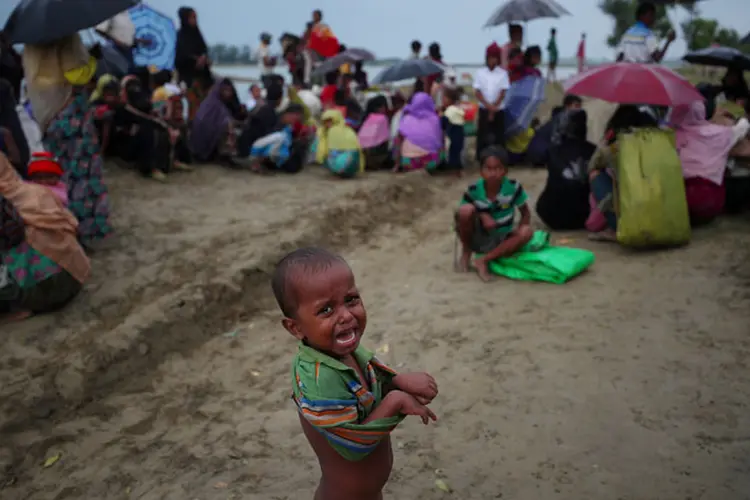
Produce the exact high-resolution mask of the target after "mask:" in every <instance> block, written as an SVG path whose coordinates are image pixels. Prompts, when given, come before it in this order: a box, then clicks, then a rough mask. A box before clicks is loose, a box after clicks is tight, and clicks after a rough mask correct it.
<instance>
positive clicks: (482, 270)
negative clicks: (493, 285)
mask: <svg viewBox="0 0 750 500" xmlns="http://www.w3.org/2000/svg"><path fill="white" fill-rule="evenodd" d="M474 269H476V270H477V274H478V275H479V279H481V280H482V281H484V282H487V281H490V280H491V279H492V275H490V270H489V268H488V267H487V262H485V261H484V260H483V259H474Z"/></svg>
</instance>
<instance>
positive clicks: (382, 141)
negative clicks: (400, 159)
mask: <svg viewBox="0 0 750 500" xmlns="http://www.w3.org/2000/svg"><path fill="white" fill-rule="evenodd" d="M357 135H358V137H359V144H360V146H361V147H362V152H363V153H364V155H365V168H367V170H384V169H387V170H391V169H392V168H393V157H392V155H391V148H390V145H389V142H390V138H391V134H390V123H389V122H388V99H386V98H385V96H383V95H378V96H375V97H373V98H372V99H370V100H369V101H368V102H367V111H366V112H365V119H364V121H363V122H362V127H360V129H359V133H358V134H357Z"/></svg>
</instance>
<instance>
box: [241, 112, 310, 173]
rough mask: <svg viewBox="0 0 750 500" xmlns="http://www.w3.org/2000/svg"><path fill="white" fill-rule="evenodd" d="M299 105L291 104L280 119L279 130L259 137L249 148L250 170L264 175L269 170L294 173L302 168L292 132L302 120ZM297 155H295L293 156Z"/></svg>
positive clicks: (302, 157)
mask: <svg viewBox="0 0 750 500" xmlns="http://www.w3.org/2000/svg"><path fill="white" fill-rule="evenodd" d="M304 114H305V110H304V108H303V107H302V105H301V104H296V103H292V104H290V105H289V106H287V108H286V109H285V110H284V111H283V113H282V114H281V117H280V120H279V121H280V125H281V127H282V128H281V130H278V131H276V132H273V133H271V134H268V135H266V136H265V137H261V138H260V139H258V140H257V141H255V142H254V143H253V145H252V146H251V148H250V158H251V161H252V164H251V167H250V168H251V170H252V171H253V172H256V173H265V172H266V171H267V170H268V169H269V168H270V169H273V170H281V171H284V172H287V173H296V172H299V171H300V170H302V167H303V166H304V154H303V155H300V154H299V152H298V151H296V149H297V148H295V147H294V131H295V128H297V126H298V124H300V123H302V120H303V119H304ZM295 153H297V154H295Z"/></svg>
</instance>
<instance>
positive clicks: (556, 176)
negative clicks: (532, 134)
mask: <svg viewBox="0 0 750 500" xmlns="http://www.w3.org/2000/svg"><path fill="white" fill-rule="evenodd" d="M566 113H567V114H568V117H567V120H566V122H565V129H564V130H563V131H562V140H561V141H560V142H559V143H557V144H555V145H553V146H552V148H551V150H550V154H549V157H548V161H547V184H546V185H545V186H544V190H543V191H542V194H541V195H540V196H539V200H538V201H537V204H536V211H537V213H538V214H539V217H540V218H541V219H542V221H544V223H545V224H546V225H547V226H549V228H550V229H553V230H558V231H572V230H576V229H583V228H584V224H585V223H586V219H587V218H588V216H589V180H588V163H589V160H591V156H592V155H593V154H594V151H596V146H595V145H593V144H591V143H590V142H588V141H587V140H586V133H587V126H586V122H587V115H586V112H585V111H584V110H582V109H576V110H571V111H568V112H566Z"/></svg>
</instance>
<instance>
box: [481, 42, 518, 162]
mask: <svg viewBox="0 0 750 500" xmlns="http://www.w3.org/2000/svg"><path fill="white" fill-rule="evenodd" d="M502 56H503V54H502V49H501V48H500V46H499V45H498V44H496V43H493V44H492V45H490V46H489V47H487V52H486V63H487V66H486V67H484V68H480V69H479V70H478V71H477V73H476V75H474V85H473V87H474V92H475V94H476V96H477V100H478V101H479V121H478V123H477V152H476V154H477V160H478V159H479V158H480V156H481V153H482V151H483V150H484V149H485V148H486V147H488V146H494V145H501V146H502V145H504V144H505V120H504V119H503V118H504V116H503V111H502V104H503V100H504V99H505V93H506V92H507V90H508V89H509V88H510V78H508V72H507V71H505V70H504V69H503V68H502V67H500V61H501V59H502Z"/></svg>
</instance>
